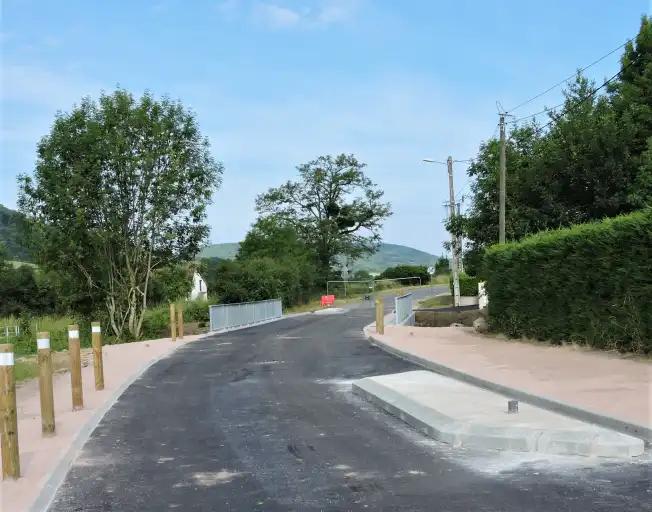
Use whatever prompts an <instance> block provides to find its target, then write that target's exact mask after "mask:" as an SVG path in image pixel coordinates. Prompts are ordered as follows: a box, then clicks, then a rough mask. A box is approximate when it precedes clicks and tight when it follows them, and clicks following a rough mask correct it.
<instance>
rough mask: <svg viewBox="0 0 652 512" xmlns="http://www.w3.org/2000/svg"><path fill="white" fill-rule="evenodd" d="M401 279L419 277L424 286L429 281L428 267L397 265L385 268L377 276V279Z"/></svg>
mask: <svg viewBox="0 0 652 512" xmlns="http://www.w3.org/2000/svg"><path fill="white" fill-rule="evenodd" d="M401 277H403V278H405V277H419V278H421V283H422V284H426V283H427V282H429V281H430V274H428V267H426V266H425V265H397V266H395V267H390V268H386V269H385V270H384V271H383V272H382V273H381V274H380V275H379V276H378V279H397V278H401Z"/></svg>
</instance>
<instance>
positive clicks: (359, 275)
mask: <svg viewBox="0 0 652 512" xmlns="http://www.w3.org/2000/svg"><path fill="white" fill-rule="evenodd" d="M353 279H354V280H355V281H370V280H372V279H373V277H371V274H370V273H369V271H368V270H356V272H355V273H354V274H353Z"/></svg>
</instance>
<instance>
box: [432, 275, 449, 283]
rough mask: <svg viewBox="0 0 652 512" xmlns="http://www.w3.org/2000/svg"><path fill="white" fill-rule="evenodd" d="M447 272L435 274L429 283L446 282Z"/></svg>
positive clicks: (447, 278)
mask: <svg viewBox="0 0 652 512" xmlns="http://www.w3.org/2000/svg"><path fill="white" fill-rule="evenodd" d="M448 280H449V274H439V275H438V276H435V277H434V279H433V280H432V283H431V284H448Z"/></svg>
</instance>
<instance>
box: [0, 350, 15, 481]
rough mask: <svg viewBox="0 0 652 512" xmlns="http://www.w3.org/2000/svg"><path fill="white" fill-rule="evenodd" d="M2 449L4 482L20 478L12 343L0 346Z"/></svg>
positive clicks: (0, 431)
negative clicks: (8, 479) (7, 479)
mask: <svg viewBox="0 0 652 512" xmlns="http://www.w3.org/2000/svg"><path fill="white" fill-rule="evenodd" d="M0 449H1V450H2V478H3V480H4V479H6V478H19V477H20V458H19V453H18V416H17V414H16V375H15V374H14V346H13V345H12V344H11V343H6V344H3V345H0Z"/></svg>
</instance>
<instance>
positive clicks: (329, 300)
mask: <svg viewBox="0 0 652 512" xmlns="http://www.w3.org/2000/svg"><path fill="white" fill-rule="evenodd" d="M333 304H335V295H322V296H321V307H324V306H332V305H333Z"/></svg>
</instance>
